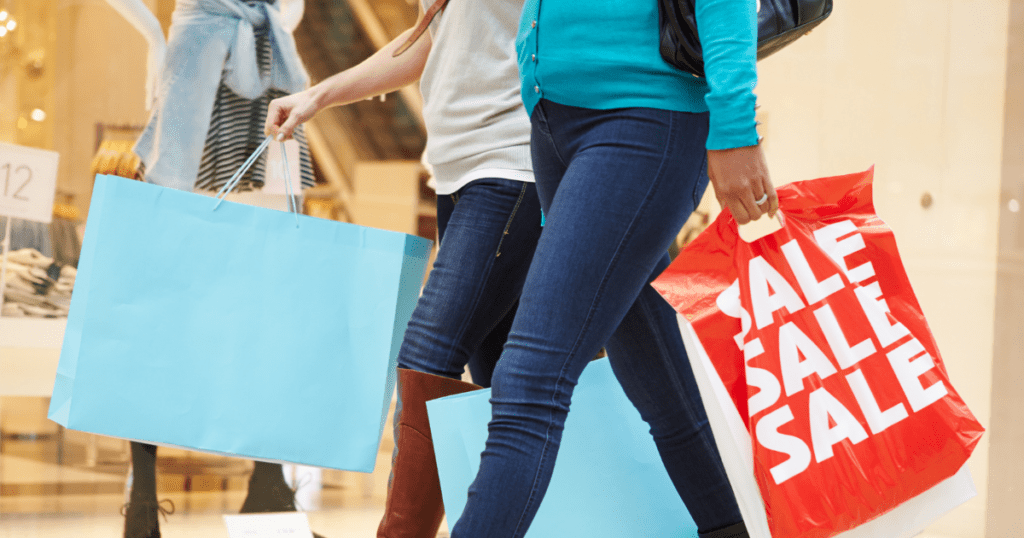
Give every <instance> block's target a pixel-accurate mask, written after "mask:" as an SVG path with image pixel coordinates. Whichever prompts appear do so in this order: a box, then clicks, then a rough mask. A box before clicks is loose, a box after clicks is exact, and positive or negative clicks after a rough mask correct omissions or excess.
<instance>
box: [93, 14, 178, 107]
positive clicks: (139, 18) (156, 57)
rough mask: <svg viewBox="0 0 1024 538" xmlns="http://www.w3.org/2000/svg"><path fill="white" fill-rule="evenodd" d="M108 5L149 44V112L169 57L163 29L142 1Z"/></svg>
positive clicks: (147, 95) (147, 86)
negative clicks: (165, 60)
mask: <svg viewBox="0 0 1024 538" xmlns="http://www.w3.org/2000/svg"><path fill="white" fill-rule="evenodd" d="M107 4H109V5H110V7H112V8H114V10H115V11H117V12H118V13H119V14H120V15H121V16H122V17H124V18H125V20H127V21H128V22H130V23H131V24H132V26H134V27H135V29H136V30H138V31H139V33H141V34H142V37H144V38H145V39H146V42H147V43H148V44H149V56H148V58H147V60H146V109H147V110H149V109H150V108H152V106H153V103H154V102H155V101H156V89H157V83H158V81H159V79H160V71H161V70H163V66H164V58H165V57H166V56H167V42H166V41H165V39H164V31H163V28H161V27H160V21H158V20H157V18H156V16H155V15H153V12H152V11H150V10H149V8H148V7H146V5H145V4H143V3H142V0H107Z"/></svg>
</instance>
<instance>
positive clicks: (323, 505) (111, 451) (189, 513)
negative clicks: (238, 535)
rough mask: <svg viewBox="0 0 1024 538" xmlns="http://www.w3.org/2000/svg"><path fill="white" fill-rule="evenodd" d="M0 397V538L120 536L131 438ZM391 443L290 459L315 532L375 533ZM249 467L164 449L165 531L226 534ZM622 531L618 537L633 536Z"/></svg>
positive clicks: (366, 536) (209, 537) (182, 537)
mask: <svg viewBox="0 0 1024 538" xmlns="http://www.w3.org/2000/svg"><path fill="white" fill-rule="evenodd" d="M0 404H2V405H0V409H2V410H3V412H2V413H0V538H58V537H60V538H64V537H73V538H120V537H121V536H122V529H123V525H124V519H123V518H122V517H121V515H120V510H121V507H122V506H123V504H124V502H125V495H124V490H125V482H126V478H127V476H128V465H129V464H128V457H127V454H128V452H127V443H125V442H124V441H121V440H117V439H111V438H106V437H97V436H91V435H87V434H82V433H79V432H68V431H61V430H59V429H58V428H57V427H56V426H55V425H53V424H52V423H49V422H48V421H46V419H45V406H46V401H45V400H44V399H42V398H3V399H2V401H0ZM392 446H393V445H392V444H391V440H390V439H388V438H387V436H385V442H384V443H382V450H381V452H380V453H379V455H378V460H377V468H376V471H375V472H374V473H373V474H369V475H368V474H360V473H346V472H339V471H322V472H319V471H317V470H314V469H309V468H301V467H286V475H287V476H289V478H291V480H292V481H293V483H294V484H296V485H297V486H298V489H297V491H296V500H297V504H298V505H299V506H300V508H301V509H303V510H305V511H306V513H307V515H308V518H309V523H310V528H311V529H312V530H313V531H315V532H317V533H319V534H321V535H323V536H325V537H326V538H357V537H359V538H371V537H373V536H376V529H377V524H378V523H379V521H380V517H381V515H382V513H383V503H384V499H385V496H386V492H387V479H388V473H389V463H390V451H391V447H392ZM251 468H252V464H251V463H250V462H248V461H245V460H240V459H236V458H228V457H223V456H211V455H207V454H200V453H195V452H189V451H185V450H177V449H169V448H160V449H159V454H158V461H157V476H158V483H157V489H158V491H159V498H161V499H170V500H171V501H172V502H173V503H174V508H175V511H174V513H173V514H171V515H169V516H168V517H167V518H166V520H162V521H161V523H160V525H161V534H162V535H163V537H164V538H186V537H187V538H230V537H229V534H228V531H227V527H226V526H225V523H224V517H223V516H224V515H225V514H237V513H238V508H239V507H240V506H241V505H242V502H243V500H244V498H245V492H246V486H247V483H248V475H249V473H250V472H251ZM441 528H442V532H441V533H440V534H439V536H442V537H443V536H447V534H446V532H445V531H446V530H447V525H446V524H442V526H441ZM623 530H624V531H625V532H623V533H622V534H621V536H630V534H629V533H628V530H626V529H623ZM921 536H922V538H943V537H940V536H937V535H921ZM534 538H554V537H534ZM558 538H572V537H558Z"/></svg>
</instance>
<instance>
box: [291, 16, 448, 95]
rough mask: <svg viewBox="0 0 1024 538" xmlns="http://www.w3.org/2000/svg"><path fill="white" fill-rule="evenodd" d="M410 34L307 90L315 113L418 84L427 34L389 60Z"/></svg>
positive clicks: (429, 43) (424, 62)
mask: <svg viewBox="0 0 1024 538" xmlns="http://www.w3.org/2000/svg"><path fill="white" fill-rule="evenodd" d="M411 33H412V30H411V29H410V30H406V31H405V32H403V33H402V34H401V35H399V36H398V37H397V38H395V39H394V40H393V41H391V42H390V43H388V44H387V45H386V46H385V47H384V48H382V49H380V50H379V51H377V52H376V53H375V54H374V55H373V56H370V57H369V58H367V59H366V60H364V61H363V62H362V63H360V64H359V65H356V66H355V67H352V68H350V69H347V70H345V71H342V72H341V73H338V74H336V75H333V76H331V77H330V78H327V79H325V80H323V81H322V82H320V83H319V84H317V85H316V86H313V87H312V88H310V89H309V90H307V91H308V92H310V95H311V96H312V97H313V99H314V100H315V101H316V103H317V109H318V110H320V109H324V108H327V107H331V106H340V105H346V104H349V103H354V102H356V101H361V100H363V99H367V98H370V97H374V96H377V95H381V94H384V93H389V92H393V91H395V90H398V89H399V88H402V87H404V86H407V85H409V84H412V83H413V82H416V81H417V80H419V78H420V76H421V75H422V74H423V67H424V65H425V64H426V62H427V55H428V54H429V53H430V46H431V41H430V35H429V33H426V32H425V33H424V34H423V35H422V36H421V37H420V39H419V40H418V41H417V42H416V44H415V45H413V46H412V48H410V49H409V50H407V51H405V53H403V54H402V55H400V56H398V57H397V58H396V57H393V56H392V54H393V53H394V51H395V50H396V49H397V48H398V47H399V46H401V45H402V44H403V43H405V41H406V40H407V39H408V37H409V35H410V34H411Z"/></svg>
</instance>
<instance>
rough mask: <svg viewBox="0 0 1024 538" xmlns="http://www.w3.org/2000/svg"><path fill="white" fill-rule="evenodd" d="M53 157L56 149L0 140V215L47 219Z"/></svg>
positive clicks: (54, 186) (50, 212)
mask: <svg viewBox="0 0 1024 538" xmlns="http://www.w3.org/2000/svg"><path fill="white" fill-rule="evenodd" d="M57 160H58V155H57V152H56V151H48V150H43V149H35V148H27V147H24V146H16V145H14V144H5V143H2V142H0V217H4V216H6V217H13V218H16V219H25V220H34V221H37V222H50V220H51V219H52V218H53V194H54V191H56V190H57Z"/></svg>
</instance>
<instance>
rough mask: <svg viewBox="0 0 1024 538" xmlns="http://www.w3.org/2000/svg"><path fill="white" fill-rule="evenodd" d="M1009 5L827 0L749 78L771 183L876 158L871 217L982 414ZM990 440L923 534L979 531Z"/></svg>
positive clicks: (986, 401)
mask: <svg viewBox="0 0 1024 538" xmlns="http://www.w3.org/2000/svg"><path fill="white" fill-rule="evenodd" d="M1008 13H1009V0H895V1H894V0H857V1H855V2H851V1H845V2H836V7H835V11H834V13H833V15H832V17H831V18H830V19H829V20H828V21H826V22H825V23H824V24H823V25H822V26H820V27H819V29H817V30H815V31H814V32H813V33H812V34H811V35H809V36H807V37H805V38H804V39H803V40H801V41H800V42H797V43H796V44H794V45H793V46H791V47H790V48H789V49H787V50H786V51H784V52H783V53H780V54H778V55H776V56H773V57H771V58H768V59H767V60H765V61H764V62H762V63H761V64H760V73H761V78H760V84H759V88H758V94H759V99H758V101H759V103H760V104H761V106H762V109H761V116H762V118H763V120H764V121H765V124H764V125H763V127H762V134H763V135H764V136H765V137H766V139H765V144H766V149H767V152H768V159H769V165H770V167H771V172H772V176H773V179H774V180H775V181H776V182H777V183H786V182H790V181H794V180H802V179H810V178H814V177H819V176H825V175H833V174H840V173H848V172H853V171H858V170H864V169H866V168H868V167H869V166H872V165H874V166H875V178H876V179H875V181H876V183H875V190H874V192H875V205H876V208H877V210H878V214H879V215H880V216H881V217H882V218H883V219H884V220H885V221H886V222H887V223H888V224H889V225H890V226H891V227H892V228H893V230H894V231H895V233H896V238H897V241H898V244H899V247H900V252H901V254H902V257H903V259H904V263H905V265H906V268H907V271H908V273H909V275H910V280H911V282H912V283H913V285H914V290H915V291H916V293H917V295H918V298H919V300H920V302H921V304H922V307H923V308H924V311H925V315H926V317H927V318H928V321H929V324H930V326H931V328H932V331H933V332H934V333H935V336H936V338H937V340H938V343H939V347H940V349H941V350H942V356H943V359H944V360H945V363H946V366H947V368H948V370H949V374H950V376H951V378H952V381H953V384H954V386H955V387H956V389H957V390H958V391H959V392H960V394H961V395H962V396H963V398H964V400H966V402H967V404H968V405H969V407H970V408H971V410H972V411H973V412H974V413H975V415H976V416H977V417H978V418H979V419H980V420H981V421H982V423H983V424H985V425H989V424H990V417H991V415H992V410H991V405H990V404H991V400H990V390H991V384H992V374H993V372H992V366H993V353H992V346H993V332H994V330H995V319H994V312H995V280H996V247H997V240H998V224H999V223H998V217H999V212H998V205H999V191H1000V177H1001V166H1002V148H1003V122H1004V97H1005V88H1006V69H1007V25H1008ZM925 193H927V194H929V195H930V196H931V197H932V200H933V203H932V205H931V206H930V207H927V208H926V207H923V204H922V203H921V200H922V196H923V195H924V194H925ZM990 437H991V436H985V437H984V438H983V440H982V442H981V443H980V445H979V446H978V448H977V449H976V451H975V452H974V455H973V457H972V458H971V461H970V465H971V469H972V472H973V473H974V477H975V482H976V484H977V487H978V491H979V494H978V497H977V498H975V499H974V500H972V501H970V502H969V503H967V504H965V505H964V506H962V507H961V508H959V509H958V510H956V511H955V512H954V513H952V514H950V515H949V516H947V517H945V518H944V519H942V520H941V521H940V522H938V523H937V524H936V525H934V526H933V527H932V528H931V529H929V533H931V534H934V535H940V536H951V537H964V538H968V537H981V536H984V529H985V517H986V507H987V505H988V502H987V491H988V480H989V477H990V474H991V473H994V472H997V471H998V470H997V469H990V467H989V447H988V443H989V439H990ZM992 536H994V537H996V538H1002V537H1003V536H1008V535H992Z"/></svg>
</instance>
